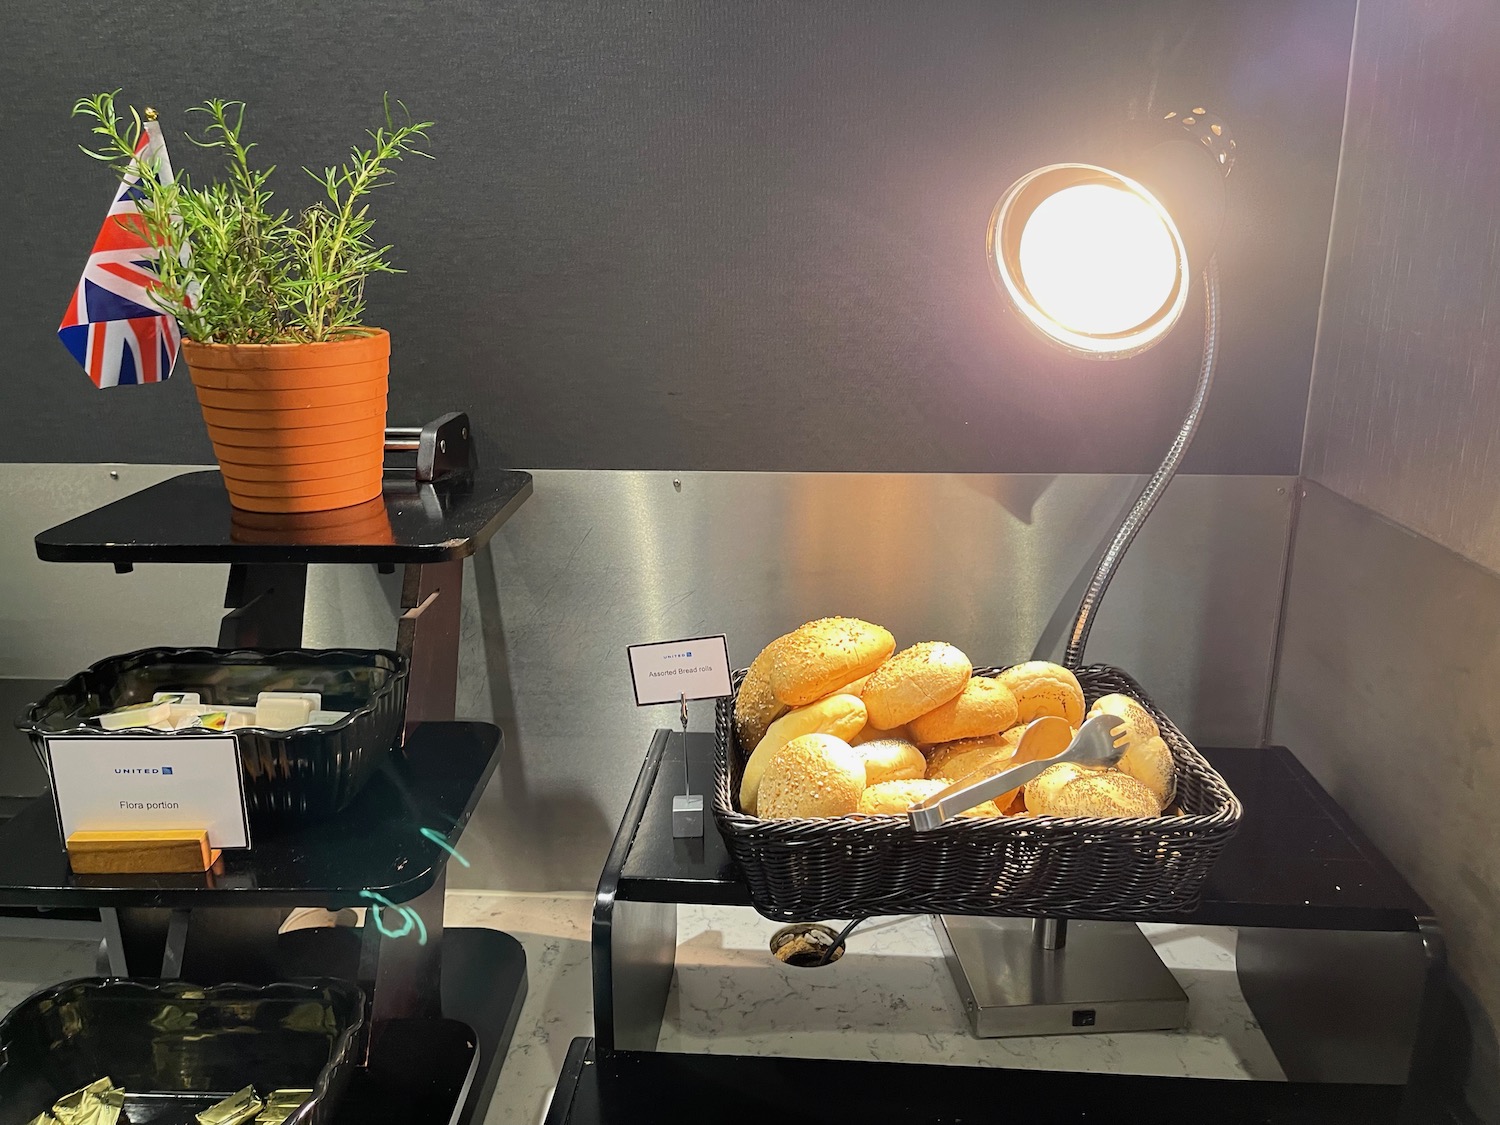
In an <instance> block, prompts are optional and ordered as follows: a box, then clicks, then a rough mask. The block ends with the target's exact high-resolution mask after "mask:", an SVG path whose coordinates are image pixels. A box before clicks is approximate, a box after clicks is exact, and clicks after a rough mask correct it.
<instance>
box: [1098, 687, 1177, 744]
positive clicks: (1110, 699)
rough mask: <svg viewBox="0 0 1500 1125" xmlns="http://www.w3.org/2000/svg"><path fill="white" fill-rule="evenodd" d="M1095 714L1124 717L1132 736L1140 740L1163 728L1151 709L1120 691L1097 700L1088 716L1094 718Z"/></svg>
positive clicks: (1152, 736)
mask: <svg viewBox="0 0 1500 1125" xmlns="http://www.w3.org/2000/svg"><path fill="white" fill-rule="evenodd" d="M1095 715H1115V716H1117V717H1118V718H1121V719H1124V720H1125V725H1126V726H1127V727H1129V728H1130V734H1131V736H1132V738H1133V739H1134V740H1135V741H1138V742H1145V741H1146V740H1147V739H1148V738H1155V737H1156V736H1157V735H1159V734H1161V728H1160V727H1158V726H1157V725H1156V720H1155V719H1153V718H1152V717H1151V712H1150V711H1147V710H1146V708H1145V707H1144V706H1142V705H1141V704H1140V703H1138V702H1136V701H1135V700H1134V699H1131V698H1130V696H1128V695H1121V694H1119V693H1118V692H1116V693H1115V694H1114V695H1105V696H1100V697H1099V698H1098V699H1097V700H1095V701H1094V705H1093V706H1092V707H1090V708H1089V714H1088V717H1089V718H1091V719H1092V718H1093V717H1094V716H1095Z"/></svg>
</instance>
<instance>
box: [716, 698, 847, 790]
mask: <svg viewBox="0 0 1500 1125" xmlns="http://www.w3.org/2000/svg"><path fill="white" fill-rule="evenodd" d="M864 727H865V705H864V702H863V701H862V700H861V699H860V698H859V696H857V695H830V696H829V697H828V698H827V699H820V700H818V701H817V702H816V703H810V704H808V705H807V706H806V707H798V708H796V709H795V710H792V711H788V712H787V713H786V714H785V715H783V716H781V718H779V719H777V720H776V721H775V722H774V723H772V724H771V729H770V730H768V731H766V736H765V737H764V738H762V739H761V740H760V745H759V746H757V747H756V748H755V753H753V754H751V755H750V760H749V761H748V762H746V763H745V773H744V776H742V777H741V778H740V808H741V809H743V810H744V811H745V812H747V813H754V812H755V805H756V794H757V793H758V792H759V790H760V784H761V778H762V776H763V775H764V773H765V769H766V764H767V763H768V762H770V760H771V756H772V755H773V754H775V753H776V751H777V750H779V749H781V748H782V747H783V746H785V745H786V744H787V743H788V742H790V741H792V739H794V738H801V737H802V736H803V735H805V734H831V735H833V736H834V737H835V738H838V739H842V740H845V741H847V740H848V739H850V738H852V737H854V736H855V735H856V734H858V733H859V732H860V731H862V730H863V729H864Z"/></svg>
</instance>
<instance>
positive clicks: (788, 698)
mask: <svg viewBox="0 0 1500 1125" xmlns="http://www.w3.org/2000/svg"><path fill="white" fill-rule="evenodd" d="M895 647H896V640H895V638H894V637H892V636H891V635H890V633H888V632H887V631H886V630H884V629H882V628H881V627H880V626H879V625H871V624H870V623H869V622H868V621H860V620H859V619H858V618H855V617H825V618H822V619H821V620H819V621H809V622H808V623H807V624H806V625H803V626H802V627H801V628H799V629H796V630H794V631H793V632H791V633H789V634H788V635H787V636H786V637H784V638H783V639H782V641H781V642H780V643H778V644H777V646H776V653H775V655H774V657H773V658H772V661H771V693H772V694H773V695H775V696H776V698H777V699H779V700H780V701H781V702H782V703H785V704H786V705H787V706H788V707H802V706H805V705H806V704H808V703H812V702H814V701H815V700H819V699H822V698H823V697H824V696H825V695H828V694H829V693H830V692H835V691H837V690H838V689H839V688H841V687H843V686H844V685H845V684H847V683H850V682H852V681H854V680H857V679H859V678H860V677H861V676H868V675H869V674H870V673H871V672H873V671H875V669H876V668H878V667H880V664H881V662H882V661H883V660H885V658H886V657H887V656H889V655H890V654H891V652H892V651H893V650H894V649H895ZM890 725H892V726H894V725H895V724H890Z"/></svg>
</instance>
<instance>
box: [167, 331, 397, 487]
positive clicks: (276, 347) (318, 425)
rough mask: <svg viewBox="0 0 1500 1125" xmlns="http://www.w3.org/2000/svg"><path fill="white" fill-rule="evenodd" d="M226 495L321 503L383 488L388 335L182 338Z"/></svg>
mask: <svg viewBox="0 0 1500 1125" xmlns="http://www.w3.org/2000/svg"><path fill="white" fill-rule="evenodd" d="M182 354H183V358H184V359H186V360H187V365H188V374H189V375H190V376H191V377H192V380H193V388H194V389H195V390H196V391H197V392H198V405H199V406H201V407H202V408H203V420H204V422H206V423H207V424H208V437H209V440H210V441H212V442H213V446H214V456H215V457H217V458H218V459H219V470H220V471H221V472H222V473H223V475H224V487H225V488H227V489H228V490H229V501H230V503H231V504H233V505H234V506H235V507H236V508H240V509H243V510H245V511H250V512H322V511H328V510H330V509H332V508H345V507H348V506H349V505H351V504H362V503H365V502H366V501H368V500H373V499H375V498H376V497H377V496H379V495H380V475H381V465H382V462H383V461H384V458H385V396H386V377H387V375H388V374H389V372H390V355H391V337H390V333H388V332H386V331H384V330H383V329H372V330H371V332H370V335H368V336H356V337H353V338H351V339H347V340H333V341H329V342H328V343H321V344H200V343H196V342H194V341H192V340H184V341H183V342H182Z"/></svg>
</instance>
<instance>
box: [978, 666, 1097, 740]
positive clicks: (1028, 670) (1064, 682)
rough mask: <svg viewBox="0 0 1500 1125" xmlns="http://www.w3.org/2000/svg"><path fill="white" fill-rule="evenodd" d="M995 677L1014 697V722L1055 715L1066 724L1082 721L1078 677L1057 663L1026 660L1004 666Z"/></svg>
mask: <svg viewBox="0 0 1500 1125" xmlns="http://www.w3.org/2000/svg"><path fill="white" fill-rule="evenodd" d="M997 679H999V681H1000V682H1001V683H1002V684H1004V685H1005V686H1006V687H1008V688H1010V690H1011V693H1012V694H1013V695H1015V697H1016V708H1017V711H1018V712H1019V717H1018V719H1017V721H1018V722H1022V723H1029V722H1031V720H1032V719H1040V718H1041V717H1042V716H1043V715H1058V716H1060V717H1061V718H1064V719H1067V720H1068V725H1069V726H1070V727H1078V726H1081V725H1082V724H1083V688H1082V687H1081V686H1080V685H1079V683H1078V677H1077V676H1075V675H1073V673H1072V672H1070V671H1068V670H1067V669H1066V668H1064V667H1063V666H1062V665H1061V664H1053V663H1051V662H1050V661H1047V660H1028V661H1027V662H1026V663H1024V664H1017V665H1016V666H1015V667H1014V668H1007V669H1006V670H1005V671H1003V672H1001V673H1000V675H999V676H998V677H997Z"/></svg>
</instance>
